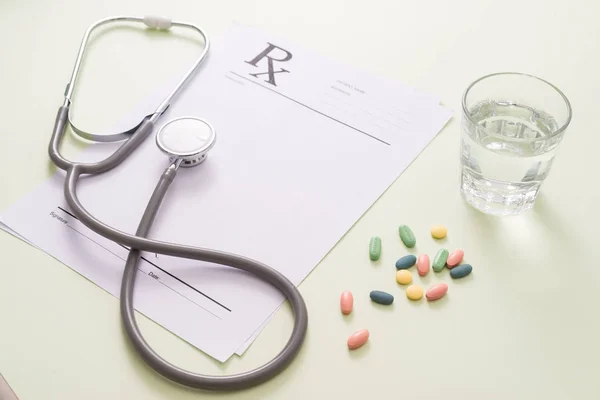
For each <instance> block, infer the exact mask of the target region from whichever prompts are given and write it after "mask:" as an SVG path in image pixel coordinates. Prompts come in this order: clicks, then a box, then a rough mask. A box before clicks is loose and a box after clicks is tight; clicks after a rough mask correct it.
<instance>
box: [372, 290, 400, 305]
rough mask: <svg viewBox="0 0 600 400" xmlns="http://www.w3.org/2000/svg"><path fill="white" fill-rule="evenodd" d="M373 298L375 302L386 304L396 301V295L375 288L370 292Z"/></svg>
mask: <svg viewBox="0 0 600 400" xmlns="http://www.w3.org/2000/svg"><path fill="white" fill-rule="evenodd" d="M370 296H371V300H373V301H374V302H375V303H379V304H384V305H386V306H388V305H390V304H392V303H393V302H394V296H392V295H391V294H389V293H386V292H382V291H381V290H373V291H372V292H371V294H370Z"/></svg>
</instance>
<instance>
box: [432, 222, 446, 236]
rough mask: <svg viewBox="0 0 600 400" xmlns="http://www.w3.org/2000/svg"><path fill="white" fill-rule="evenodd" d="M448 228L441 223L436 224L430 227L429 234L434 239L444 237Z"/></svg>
mask: <svg viewBox="0 0 600 400" xmlns="http://www.w3.org/2000/svg"><path fill="white" fill-rule="evenodd" d="M447 233H448V230H447V229H446V227H445V226H443V225H436V226H433V227H431V236H433V237H434V238H435V239H443V238H445V237H446V234H447Z"/></svg>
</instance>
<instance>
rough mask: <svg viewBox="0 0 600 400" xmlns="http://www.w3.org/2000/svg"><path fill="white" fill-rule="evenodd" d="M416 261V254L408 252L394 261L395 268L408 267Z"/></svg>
mask: <svg viewBox="0 0 600 400" xmlns="http://www.w3.org/2000/svg"><path fill="white" fill-rule="evenodd" d="M416 263H417V256H413V255H412V254H409V255H407V256H404V257H402V258H399V259H398V261H396V269H408V268H410V267H412V266H413V265H415V264H416Z"/></svg>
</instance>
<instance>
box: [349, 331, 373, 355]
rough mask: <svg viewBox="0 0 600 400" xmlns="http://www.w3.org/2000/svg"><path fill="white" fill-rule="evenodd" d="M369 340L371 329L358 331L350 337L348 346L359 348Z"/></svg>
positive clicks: (352, 348)
mask: <svg viewBox="0 0 600 400" xmlns="http://www.w3.org/2000/svg"><path fill="white" fill-rule="evenodd" d="M367 340H369V331H368V330H367V329H361V330H359V331H356V332H354V333H353V334H352V335H351V336H350V337H349V338H348V348H349V349H350V350H354V349H358V348H359V347H360V346H362V345H363V344H365V343H367Z"/></svg>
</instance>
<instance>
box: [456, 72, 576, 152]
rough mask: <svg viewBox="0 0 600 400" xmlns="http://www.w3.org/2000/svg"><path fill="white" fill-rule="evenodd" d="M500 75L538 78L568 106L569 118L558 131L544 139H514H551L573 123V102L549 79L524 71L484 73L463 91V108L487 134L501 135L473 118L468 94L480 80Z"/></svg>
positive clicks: (467, 115)
mask: <svg viewBox="0 0 600 400" xmlns="http://www.w3.org/2000/svg"><path fill="white" fill-rule="evenodd" d="M499 75H520V76H524V77H528V78H533V79H536V80H538V81H540V82H542V83H544V84H546V85H548V86H549V87H551V88H552V89H554V90H555V91H556V93H558V94H559V95H560V97H562V99H563V101H564V102H565V106H566V108H567V120H566V121H565V123H564V124H562V126H561V127H560V128H558V129H557V130H556V131H554V132H552V133H551V134H550V135H548V136H547V137H545V138H543V139H539V138H538V139H521V138H511V139H512V140H515V141H521V142H533V141H539V140H549V139H551V138H553V137H555V136H556V135H559V134H561V133H563V132H564V131H565V130H566V129H567V127H568V126H569V124H570V123H571V118H572V116H573V110H572V108H571V102H570V101H569V99H568V98H567V96H566V95H565V94H564V93H563V92H562V91H561V90H560V89H559V88H558V87H556V86H555V85H553V84H552V83H550V82H548V81H547V80H545V79H542V78H540V77H537V76H535V75H531V74H526V73H523V72H495V73H492V74H488V75H484V76H482V77H480V78H478V79H476V80H475V81H473V82H471V84H470V85H469V86H468V87H467V89H466V90H465V92H464V93H463V96H462V110H463V115H464V116H466V117H467V118H468V120H469V122H471V123H472V124H473V125H477V126H478V128H481V129H483V131H484V132H486V133H487V134H489V135H490V136H499V135H498V134H496V133H493V132H490V131H488V130H487V129H485V128H483V127H481V126H480V125H479V123H478V122H477V121H475V120H474V119H473V118H471V115H470V114H469V112H468V108H467V96H468V94H469V92H470V90H471V89H472V88H473V87H474V86H475V85H476V84H478V83H479V82H481V81H483V80H484V79H487V78H491V77H494V76H499ZM503 138H504V139H506V137H503Z"/></svg>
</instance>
